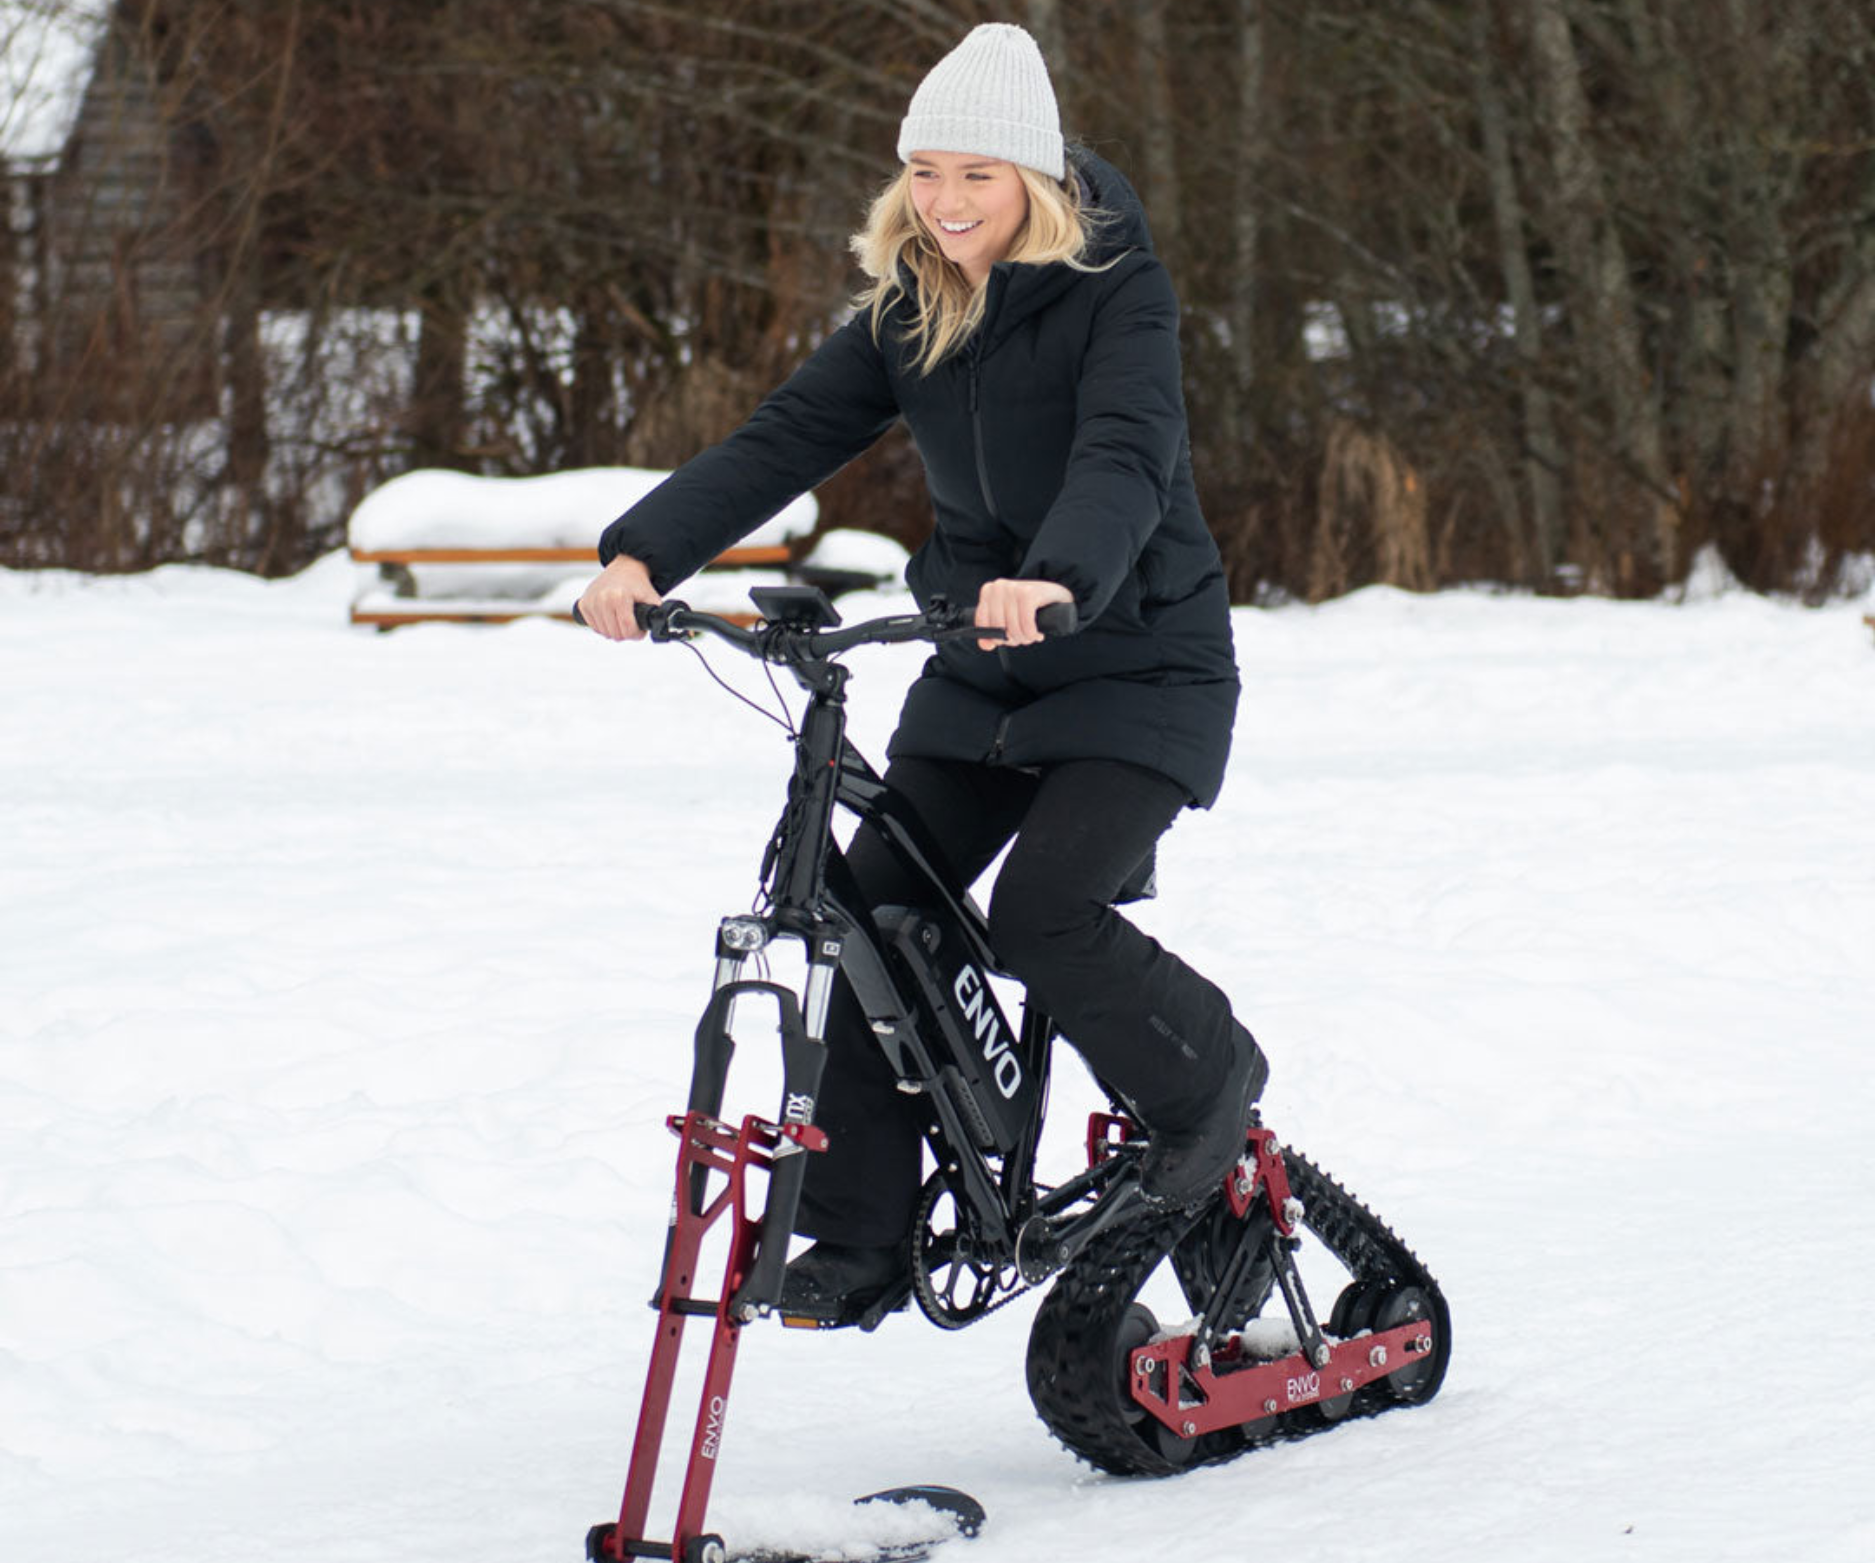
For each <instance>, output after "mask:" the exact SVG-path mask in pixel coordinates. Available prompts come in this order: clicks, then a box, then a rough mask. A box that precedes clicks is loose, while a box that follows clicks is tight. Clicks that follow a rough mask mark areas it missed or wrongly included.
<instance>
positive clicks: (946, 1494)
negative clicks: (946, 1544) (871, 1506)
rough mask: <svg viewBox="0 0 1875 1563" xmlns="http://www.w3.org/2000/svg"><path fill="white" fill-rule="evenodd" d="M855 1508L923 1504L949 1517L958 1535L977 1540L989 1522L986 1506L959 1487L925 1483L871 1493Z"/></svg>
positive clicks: (857, 1500)
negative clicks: (880, 1504) (862, 1504)
mask: <svg viewBox="0 0 1875 1563" xmlns="http://www.w3.org/2000/svg"><path fill="white" fill-rule="evenodd" d="M853 1502H854V1503H855V1504H861V1503H922V1504H926V1505H928V1506H929V1507H931V1508H933V1509H935V1510H936V1511H937V1512H938V1513H939V1514H948V1515H949V1516H950V1517H951V1519H952V1520H953V1521H954V1522H955V1523H956V1526H957V1534H958V1535H960V1536H974V1535H976V1534H977V1533H978V1532H979V1531H980V1530H982V1529H983V1525H984V1522H985V1521H986V1520H987V1519H988V1518H989V1515H988V1514H987V1513H986V1512H985V1510H984V1508H983V1505H982V1504H980V1503H978V1502H977V1500H976V1499H975V1498H973V1497H971V1496H970V1494H969V1493H967V1492H964V1491H962V1490H960V1489H959V1488H956V1487H942V1486H939V1485H937V1484H936V1483H930V1482H927V1483H922V1484H919V1485H915V1486H911V1487H888V1488H886V1489H885V1491H883V1492H872V1493H867V1494H866V1496H865V1497H863V1498H855V1499H854V1500H853Z"/></svg>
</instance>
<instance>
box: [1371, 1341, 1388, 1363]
mask: <svg viewBox="0 0 1875 1563" xmlns="http://www.w3.org/2000/svg"><path fill="white" fill-rule="evenodd" d="M1367 1365H1368V1366H1369V1367H1370V1368H1384V1367H1385V1366H1386V1365H1387V1348H1386V1347H1385V1346H1376V1347H1375V1348H1374V1349H1373V1350H1372V1351H1370V1352H1368V1354H1367Z"/></svg>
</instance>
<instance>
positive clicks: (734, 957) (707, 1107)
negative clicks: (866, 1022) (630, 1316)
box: [586, 918, 840, 1563]
mask: <svg viewBox="0 0 1875 1563" xmlns="http://www.w3.org/2000/svg"><path fill="white" fill-rule="evenodd" d="M752 923H756V920H755V919H752V918H728V919H725V920H724V923H723V925H722V927H721V928H720V929H719V930H718V933H717V963H716V987H715V991H714V992H713V993H712V994H711V995H710V1002H709V1004H708V1005H707V1006H706V1007H705V1009H704V1011H703V1016H702V1018H701V1019H700V1020H699V1021H698V1022H697V1030H696V1038H695V1062H694V1066H693V1068H692V1071H691V1077H690V1100H689V1108H688V1111H686V1112H684V1113H683V1114H681V1115H673V1116H672V1117H671V1118H669V1119H668V1120H667V1123H668V1125H669V1127H670V1129H671V1131H672V1132H673V1133H674V1134H676V1135H677V1138H678V1153H677V1182H676V1194H675V1197H674V1198H673V1200H672V1203H671V1222H670V1228H669V1230H668V1231H667V1232H666V1234H665V1239H664V1264H663V1269H662V1272H661V1274H660V1277H659V1281H658V1293H657V1296H656V1297H654V1298H653V1299H652V1306H653V1307H655V1308H656V1309H657V1310H658V1324H657V1336H656V1339H655V1341H654V1343H653V1345H652V1348H651V1365H650V1369H649V1371H648V1372H647V1374H646V1376H645V1392H644V1399H643V1401H642V1402H641V1404H640V1408H639V1413H638V1430H637V1434H636V1436H635V1438H634V1439H633V1442H632V1454H631V1467H630V1470H629V1472H628V1474H627V1476H626V1481H625V1494H624V1498H623V1500H622V1501H621V1503H620V1506H619V1517H618V1520H617V1522H616V1523H614V1524H604V1525H595V1526H594V1527H593V1528H592V1530H590V1531H589V1532H588V1533H587V1537H586V1555H587V1557H588V1558H589V1559H595V1560H605V1563H622V1560H625V1559H629V1558H639V1557H650V1558H673V1559H676V1560H678V1563H690V1560H692V1559H693V1558H707V1557H712V1556H716V1555H718V1554H719V1553H720V1543H718V1542H716V1541H715V1538H713V1537H709V1536H707V1535H705V1533H704V1531H703V1518H704V1512H705V1509H706V1508H707V1506H708V1503H709V1494H710V1483H711V1481H712V1479H713V1478H714V1477H715V1474H716V1458H717V1453H718V1451H719V1449H720V1448H721V1444H722V1435H723V1424H724V1421H725V1419H726V1416H727V1411H728V1403H729V1384H730V1378H731V1376H732V1374H733V1373H734V1371H735V1363H736V1348H737V1346H738V1344H739V1343H740V1336H741V1331H742V1327H743V1325H745V1324H747V1323H748V1322H750V1321H751V1320H753V1319H757V1318H760V1317H761V1316H763V1315H764V1314H766V1313H768V1312H769V1310H770V1309H771V1308H772V1307H773V1306H774V1304H775V1303H776V1302H777V1301H778V1300H779V1298H780V1295H781V1284H782V1275H783V1272H784V1271H785V1269H786V1267H787V1261H788V1239H789V1237H790V1235H791V1234H792V1233H793V1231H794V1219H795V1215H796V1213H797V1211H798V1209H799V1207H800V1201H801V1185H802V1182H803V1179H804V1177H805V1174H806V1169H807V1156H806V1153H808V1152H814V1151H824V1150H825V1149H826V1148H827V1135H826V1131H825V1130H823V1129H820V1128H817V1127H815V1125H814V1109H815V1105H816V1103H817V1101H818V1098H819V1094H820V1078H821V1074H822V1071H823V1069H824V1068H825V1064H826V1051H827V1050H826V1046H825V1043H824V1041H823V1038H824V1036H825V1023H826V1013H827V1005H828V1000H829V997H830V995H831V992H832V981H833V976H834V973H835V972H836V971H837V969H838V965H839V959H840V941H839V939H838V938H837V937H831V936H829V937H825V938H819V939H816V940H815V941H814V942H813V944H812V945H811V947H810V953H809V966H808V977H807V984H806V1000H807V1002H806V1011H805V1015H804V1014H803V1009H802V1005H801V1004H800V1003H799V1002H798V1001H797V1000H796V998H795V995H794V993H793V992H792V991H791V990H789V989H788V988H785V987H783V986H781V985H780V984H777V983H773V982H766V981H755V980H748V979H744V978H743V977H742V975H741V973H742V970H743V967H744V964H745V962H746V961H747V958H748V955H749V954H750V953H751V952H752V951H753V950H754V949H756V948H759V947H760V945H759V942H755V941H756V936H755V934H754V933H753V932H752V931H751V930H750V928H749V926H748V925H750V924H752ZM756 926H757V928H758V929H759V927H760V925H759V924H756ZM764 942H765V941H764ZM754 995H766V996H768V997H770V998H772V999H774V1001H775V1004H776V1007H777V1010H778V1012H779V1030H780V1033H781V1051H782V1104H781V1113H780V1121H779V1122H777V1123H771V1122H769V1121H767V1120H765V1119H762V1118H758V1117H754V1116H749V1117H745V1118H744V1119H743V1120H742V1125H741V1128H740V1129H732V1128H731V1127H730V1126H729V1125H728V1124H726V1123H724V1122H722V1121H721V1120H720V1118H719V1116H718V1115H719V1114H720V1113H721V1111H722V1104H723V1095H724V1089H725V1086H726V1083H727V1080H728V1075H729V1063H730V1060H731V1058H732V1057H733V1056H734V1053H735V1047H736V1044H735V1039H734V1037H733V1036H732V1035H731V1034H730V1025H731V1019H732V1015H733V1011H734V1008H735V1003H736V1000H737V999H739V998H742V997H744V996H754ZM750 1168H755V1169H757V1170H759V1171H762V1172H764V1173H766V1174H767V1176H768V1187H767V1195H766V1198H765V1199H764V1200H763V1202H762V1209H761V1212H760V1214H759V1215H758V1214H755V1213H753V1212H752V1211H751V1209H750V1189H749V1186H748V1174H749V1170H750ZM712 1174H720V1175H722V1177H723V1179H724V1182H723V1185H722V1187H721V1188H720V1189H718V1190H717V1191H716V1192H715V1194H714V1195H712V1194H711V1192H710V1184H711V1175H712ZM725 1216H727V1217H728V1218H729V1229H728V1239H729V1240H728V1253H727V1257H726V1260H725V1263H724V1267H723V1277H722V1283H721V1285H720V1287H719V1288H718V1289H717V1294H716V1296H715V1297H713V1298H699V1297H697V1296H696V1289H697V1270H698V1267H699V1260H700V1258H701V1254H702V1247H703V1241H704V1238H705V1236H706V1235H707V1234H708V1232H709V1231H710V1229H711V1228H712V1227H713V1226H714V1225H715V1224H716V1223H717V1222H718V1221H719V1220H721V1219H722V1218H724V1217H725ZM698 1317H702V1318H709V1319H712V1320H713V1321H714V1329H713V1331H712V1334H711V1338H710V1349H709V1358H708V1361H707V1363H706V1365H705V1368H704V1374H703V1387H702V1390H701V1392H700V1394H699V1397H698V1404H697V1416H696V1424H695V1427H694V1429H693V1431H692V1433H691V1439H690V1454H689V1461H688V1464H687V1467H686V1470H685V1475H684V1485H683V1492H682V1495H681V1497H680V1498H679V1500H678V1508H677V1523H676V1528H675V1530H674V1532H673V1534H672V1537H671V1540H670V1541H668V1542H660V1541H651V1540H648V1539H646V1537H645V1523H646V1518H647V1516H648V1514H649V1512H650V1505H651V1495H652V1488H653V1485H654V1483H655V1481H656V1478H657V1467H658V1456H659V1453H660V1450H661V1448H662V1445H663V1438H664V1427H665V1423H666V1420H667V1418H668V1414H669V1411H670V1400H671V1388H672V1384H673V1383H674V1381H675V1378H676V1373H677V1361H678V1356H679V1354H680V1352H681V1349H682V1344H683V1332H684V1324H685V1322H686V1321H687V1320H689V1319H691V1318H698Z"/></svg>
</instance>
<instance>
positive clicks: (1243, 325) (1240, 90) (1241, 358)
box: [1227, 0, 1266, 407]
mask: <svg viewBox="0 0 1875 1563" xmlns="http://www.w3.org/2000/svg"><path fill="white" fill-rule="evenodd" d="M1263 65H1264V56H1263V0H1237V153H1236V157H1235V159H1234V167H1235V170H1236V185H1237V190H1236V199H1235V200H1234V201H1233V202H1232V208H1233V210H1232V212H1231V223H1232V227H1233V228H1234V230H1235V233H1234V235H1233V237H1234V240H1235V243H1234V244H1233V246H1232V248H1233V250H1234V251H1235V264H1234V265H1233V267H1232V270H1231V275H1230V302H1229V305H1228V314H1227V319H1228V321H1229V323H1230V357H1231V389H1232V391H1233V392H1234V394H1235V399H1236V401H1237V403H1238V405H1239V406H1240V407H1248V406H1249V404H1250V395H1251V389H1252V387H1253V386H1254V384H1255V382H1256V370H1257V364H1256V330H1257V250H1258V245H1259V241H1260V239H1261V237H1262V227H1261V200H1262V197H1261V192H1260V191H1259V190H1258V189H1257V180H1258V178H1259V176H1260V174H1261V172H1262V166H1263V160H1264V153H1265V136H1266V132H1265V129H1264V123H1263V88H1264V82H1263Z"/></svg>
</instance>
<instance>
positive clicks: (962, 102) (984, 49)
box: [898, 22, 1068, 179]
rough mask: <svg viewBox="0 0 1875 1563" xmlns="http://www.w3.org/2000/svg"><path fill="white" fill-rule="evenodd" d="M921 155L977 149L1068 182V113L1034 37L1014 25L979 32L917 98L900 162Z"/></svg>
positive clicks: (901, 140)
mask: <svg viewBox="0 0 1875 1563" xmlns="http://www.w3.org/2000/svg"><path fill="white" fill-rule="evenodd" d="M914 152H974V153H976V154H977V155H978V156H980V157H997V158H1001V159H1003V161H1005V162H1008V163H1020V164H1021V165H1022V166H1023V167H1024V168H1033V169H1034V170H1035V171H1036V172H1037V173H1041V174H1048V175H1050V176H1051V177H1053V178H1055V179H1065V178H1066V177H1067V173H1068V164H1067V158H1066V156H1065V155H1064V154H1063V152H1062V147H1061V114H1060V111H1059V110H1058V109H1057V108H1056V107H1055V89H1054V86H1053V85H1052V84H1051V83H1050V81H1049V80H1048V65H1047V63H1046V62H1045V61H1044V60H1043V59H1042V51H1041V49H1040V48H1039V47H1037V45H1036V42H1035V40H1034V39H1033V38H1031V37H1030V36H1029V35H1028V34H1027V33H1026V32H1025V31H1023V29H1022V28H1020V27H1017V26H1015V25H1013V24H1012V23H1009V22H985V23H984V24H983V25H982V26H981V27H973V28H972V29H971V30H970V33H969V35H968V36H967V37H966V38H965V39H964V41H963V42H962V43H960V44H958V45H957V47H956V48H955V49H953V50H951V52H950V53H949V54H947V55H945V56H944V58H943V59H941V60H939V61H938V62H937V64H936V65H934V66H932V67H931V74H930V75H928V76H926V77H925V79H924V80H923V81H922V82H920V83H919V84H918V90H917V91H916V92H914V93H913V94H912V96H911V108H910V109H909V110H908V111H907V112H906V114H905V119H904V122H903V123H902V124H900V126H899V129H898V157H899V161H900V162H901V163H909V162H910V161H911V158H912V154H913V153H914Z"/></svg>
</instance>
